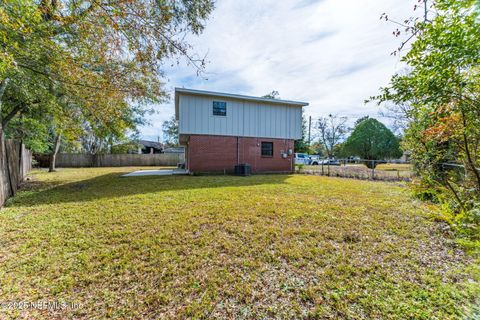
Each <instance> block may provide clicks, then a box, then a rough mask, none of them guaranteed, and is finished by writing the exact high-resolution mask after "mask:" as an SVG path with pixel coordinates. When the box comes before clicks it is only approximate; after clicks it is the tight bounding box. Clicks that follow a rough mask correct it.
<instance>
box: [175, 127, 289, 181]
mask: <svg viewBox="0 0 480 320" xmlns="http://www.w3.org/2000/svg"><path fill="white" fill-rule="evenodd" d="M180 140H181V142H182V144H185V145H186V146H187V148H186V155H185V156H186V157H185V159H186V167H187V169H188V170H190V171H191V172H194V173H200V172H210V173H215V172H216V173H222V172H224V171H225V172H228V173H231V172H233V171H234V168H235V165H236V164H241V163H248V164H250V165H251V166H252V172H253V173H262V172H264V173H267V172H292V170H293V159H292V155H288V156H287V157H286V158H283V157H282V153H288V150H289V149H291V150H293V140H289V139H269V138H250V137H231V136H210V135H189V136H186V135H182V136H181V137H180ZM262 142H273V157H262V155H261V143H262Z"/></svg>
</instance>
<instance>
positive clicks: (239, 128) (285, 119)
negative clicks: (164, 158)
mask: <svg viewBox="0 0 480 320" xmlns="http://www.w3.org/2000/svg"><path fill="white" fill-rule="evenodd" d="M307 105H308V103H305V102H297V101H288V100H279V99H267V98H258V97H251V96H244V95H238V94H229V93H220V92H209V91H200V90H192V89H183V88H176V89H175V117H176V119H177V120H178V121H179V141H180V145H182V146H184V147H185V161H186V163H185V167H186V169H187V170H189V171H190V172H193V173H199V172H210V173H215V172H217V173H218V172H220V173H222V172H233V171H234V168H235V165H237V164H244V163H248V164H249V165H250V166H251V169H252V172H253V173H262V172H264V173H266V172H292V171H293V168H294V164H293V145H294V140H296V139H300V138H301V137H302V108H303V107H304V106H307Z"/></svg>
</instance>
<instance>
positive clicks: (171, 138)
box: [162, 117, 178, 147]
mask: <svg viewBox="0 0 480 320" xmlns="http://www.w3.org/2000/svg"><path fill="white" fill-rule="evenodd" d="M162 131H163V140H164V143H165V145H168V146H172V147H173V146H178V121H177V119H175V117H172V118H171V119H170V120H166V121H164V122H163V124H162Z"/></svg>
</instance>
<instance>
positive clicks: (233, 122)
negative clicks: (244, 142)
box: [179, 94, 302, 139]
mask: <svg viewBox="0 0 480 320" xmlns="http://www.w3.org/2000/svg"><path fill="white" fill-rule="evenodd" d="M213 101H225V102H226V103H227V115H226V116H214V115H213V111H212V107H213ZM301 128H302V107H300V106H294V105H286V104H269V103H263V102H253V101H245V100H239V99H238V100H237V99H228V98H216V97H204V96H195V95H188V94H181V95H180V96H179V133H180V134H206V135H224V136H242V137H262V138H279V139H300V138H301V136H302V133H301V130H302V129H301Z"/></svg>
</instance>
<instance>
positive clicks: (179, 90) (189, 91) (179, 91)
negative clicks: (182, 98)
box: [175, 88, 308, 120]
mask: <svg viewBox="0 0 480 320" xmlns="http://www.w3.org/2000/svg"><path fill="white" fill-rule="evenodd" d="M182 93H183V94H188V95H195V96H206V97H217V98H230V99H237V100H244V101H255V102H264V103H270V104H280V105H290V106H297V107H305V106H308V102H300V101H291V100H281V99H271V98H261V97H253V96H245V95H241V94H233V93H225V92H214V91H204V90H195V89H185V88H175V118H176V119H177V120H178V103H179V99H178V97H179V95H180V94H182Z"/></svg>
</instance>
